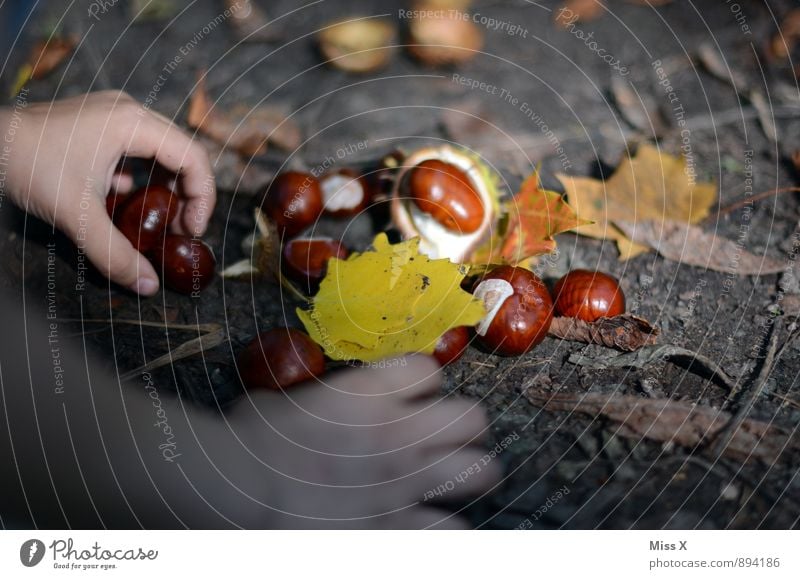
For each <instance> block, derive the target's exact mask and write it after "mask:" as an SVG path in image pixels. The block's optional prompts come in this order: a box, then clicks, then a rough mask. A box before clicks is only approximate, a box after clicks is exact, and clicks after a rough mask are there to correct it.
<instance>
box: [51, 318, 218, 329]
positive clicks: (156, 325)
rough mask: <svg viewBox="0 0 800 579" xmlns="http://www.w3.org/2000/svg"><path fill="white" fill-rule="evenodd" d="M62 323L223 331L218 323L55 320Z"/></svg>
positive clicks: (98, 319) (94, 319)
mask: <svg viewBox="0 0 800 579" xmlns="http://www.w3.org/2000/svg"><path fill="white" fill-rule="evenodd" d="M54 321H56V322H62V323H65V324H66V323H81V324H129V325H132V326H146V327H149V328H165V329H167V330H186V331H199V332H216V331H217V330H220V329H222V326H221V325H220V324H217V323H212V324H173V323H170V322H150V321H145V320H125V319H113V320H104V319H100V318H88V319H81V318H58V319H56V320H54Z"/></svg>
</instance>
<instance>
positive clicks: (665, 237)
mask: <svg viewBox="0 0 800 579" xmlns="http://www.w3.org/2000/svg"><path fill="white" fill-rule="evenodd" d="M614 225H615V226H617V227H618V228H619V229H620V230H621V231H622V232H623V233H624V234H625V235H626V236H627V237H628V238H629V239H630V240H631V241H634V242H635V243H639V244H641V245H646V246H648V247H650V248H652V249H654V250H656V251H657V252H658V253H659V254H660V255H661V256H662V257H664V258H666V259H669V260H671V261H677V262H678V263H683V264H686V265H693V266H695V267H702V268H704V269H710V270H713V271H720V272H723V273H731V274H735V275H768V274H772V273H779V272H782V271H784V270H785V269H786V264H785V263H783V262H781V261H779V260H777V259H773V258H771V257H768V256H766V255H755V254H753V253H750V252H749V251H746V250H745V249H744V248H742V247H741V246H740V245H739V244H737V243H736V242H734V241H732V240H730V239H726V238H724V237H718V236H716V235H714V234H713V233H706V232H705V231H703V230H702V229H700V228H699V227H697V226H695V225H690V224H688V223H683V222H677V221H663V222H655V221H639V222H636V223H632V222H628V221H614Z"/></svg>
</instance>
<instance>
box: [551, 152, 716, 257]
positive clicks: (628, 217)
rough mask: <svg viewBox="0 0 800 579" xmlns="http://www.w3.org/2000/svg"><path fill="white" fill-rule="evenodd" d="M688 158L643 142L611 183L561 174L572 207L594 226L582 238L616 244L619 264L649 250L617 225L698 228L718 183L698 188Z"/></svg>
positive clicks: (585, 228) (582, 228) (585, 229)
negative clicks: (690, 225) (660, 224)
mask: <svg viewBox="0 0 800 579" xmlns="http://www.w3.org/2000/svg"><path fill="white" fill-rule="evenodd" d="M691 169H692V168H690V167H688V166H687V164H686V160H685V159H684V158H683V157H673V156H671V155H667V154H665V153H661V152H659V150H658V149H657V148H656V147H654V146H653V145H650V144H647V143H642V144H640V145H639V148H638V150H637V151H636V155H635V156H634V157H626V158H625V159H624V160H623V161H622V162H621V163H620V164H619V167H617V170H616V171H614V174H613V175H612V176H611V177H610V178H609V179H607V180H606V181H600V180H598V179H593V178H591V177H571V176H568V175H562V174H559V175H557V177H558V178H559V179H560V180H561V182H562V183H563V185H564V188H565V189H566V192H567V202H568V203H569V205H570V206H571V207H572V208H573V209H574V210H575V211H576V213H577V214H578V217H580V218H582V219H584V220H589V221H592V222H593V223H592V224H590V225H581V226H580V227H578V228H577V230H576V231H577V233H580V234H581V235H587V236H589V237H594V238H596V239H613V240H614V241H616V243H617V248H618V249H619V253H620V259H623V260H624V259H630V258H631V257H634V256H636V255H639V254H641V253H644V252H646V251H648V249H649V247H648V246H647V245H644V244H641V243H636V242H634V241H633V240H631V239H630V238H628V237H627V236H626V235H625V233H623V232H622V231H621V230H620V229H619V228H617V227H616V226H615V225H614V223H615V222H618V221H619V222H622V221H626V222H631V223H637V222H639V221H646V220H653V221H664V220H672V221H682V222H688V223H697V222H698V221H700V220H701V219H703V218H704V217H706V216H707V215H708V213H709V210H710V208H711V206H712V205H713V204H714V202H715V200H716V198H717V187H716V185H715V184H714V183H696V182H695V178H694V174H693V173H692V171H691Z"/></svg>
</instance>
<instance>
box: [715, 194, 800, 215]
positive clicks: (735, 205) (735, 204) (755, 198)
mask: <svg viewBox="0 0 800 579" xmlns="http://www.w3.org/2000/svg"><path fill="white" fill-rule="evenodd" d="M795 191H800V187H784V188H782V189H771V190H769V191H762V192H761V193H756V194H755V195H751V196H750V197H748V198H745V199H740V200H739V201H735V202H733V203H731V204H730V205H726V206H725V207H722V208H721V209H720V210H719V211H717V213H716V214H715V215H714V218H715V219H717V218H719V217H721V216H723V215H727V214H728V213H731V212H733V211H736V210H737V209H741V208H742V207H745V206H746V205H749V204H750V203H753V202H754V201H761V200H762V199H769V198H770V197H775V196H777V195H780V194H782V193H792V192H795ZM710 219H711V217H706V218H705V219H704V220H703V221H706V222H707V221H709V220H710Z"/></svg>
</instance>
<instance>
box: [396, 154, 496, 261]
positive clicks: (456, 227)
mask: <svg viewBox="0 0 800 579" xmlns="http://www.w3.org/2000/svg"><path fill="white" fill-rule="evenodd" d="M498 181H499V179H498V177H497V175H495V174H494V173H493V172H492V171H491V170H490V169H489V167H487V166H486V165H485V164H484V163H482V162H481V161H480V159H478V158H477V157H475V156H474V155H472V154H470V153H468V152H467V151H463V150H461V149H458V148H456V147H451V146H449V145H446V146H442V147H428V148H424V149H420V150H418V151H415V152H414V153H412V154H411V155H409V156H408V157H406V159H405V160H404V161H403V165H402V166H401V167H400V168H399V169H398V171H397V173H396V175H395V181H394V187H393V189H392V203H391V211H392V222H393V224H394V226H395V227H396V228H397V229H398V230H399V231H400V233H401V234H402V236H403V238H404V239H411V238H413V237H419V238H420V251H422V253H424V254H426V255H428V256H429V257H431V258H432V259H442V258H447V259H450V261H453V262H455V263H464V262H467V261H469V258H470V257H471V256H472V255H473V254H474V253H475V251H476V250H477V249H478V248H480V247H481V246H482V245H484V244H485V243H486V242H487V241H488V240H489V238H490V237H491V235H492V233H493V230H494V228H495V227H497V222H498V215H499V213H500V211H499V192H498V189H497V183H498Z"/></svg>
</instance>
